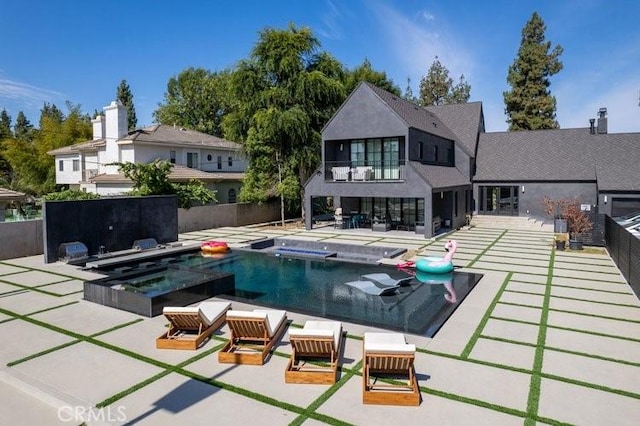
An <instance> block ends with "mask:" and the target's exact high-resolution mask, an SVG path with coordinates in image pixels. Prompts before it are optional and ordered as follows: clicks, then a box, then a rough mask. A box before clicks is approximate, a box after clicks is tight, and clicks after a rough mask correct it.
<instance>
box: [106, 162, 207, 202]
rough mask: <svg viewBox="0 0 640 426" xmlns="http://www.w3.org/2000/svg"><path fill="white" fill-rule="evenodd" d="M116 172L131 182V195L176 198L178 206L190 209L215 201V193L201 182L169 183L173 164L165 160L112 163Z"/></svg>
mask: <svg viewBox="0 0 640 426" xmlns="http://www.w3.org/2000/svg"><path fill="white" fill-rule="evenodd" d="M112 165H116V166H118V170H119V171H120V172H121V173H123V174H124V175H125V176H126V177H127V178H129V179H131V180H132V181H133V191H131V194H132V195H141V196H146V195H172V194H175V195H177V196H178V206H179V207H180V208H183V209H189V208H191V207H192V206H193V205H194V204H195V203H202V204H207V203H210V202H212V201H215V200H216V198H215V192H214V191H211V190H209V189H207V188H206V187H205V186H204V184H203V183H202V181H199V180H196V179H192V180H191V181H189V182H188V183H171V182H170V181H169V175H170V174H171V168H172V167H173V164H171V163H170V162H168V161H166V160H156V161H154V162H152V163H149V164H142V163H113V164H112Z"/></svg>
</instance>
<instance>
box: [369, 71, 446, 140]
mask: <svg viewBox="0 0 640 426" xmlns="http://www.w3.org/2000/svg"><path fill="white" fill-rule="evenodd" d="M361 84H364V85H366V86H367V87H369V88H370V89H371V90H373V92H374V93H375V94H376V95H377V96H378V97H379V98H380V99H381V100H382V101H383V102H384V103H386V104H387V105H388V106H389V107H390V108H391V109H392V110H393V111H394V112H395V113H396V114H398V116H399V117H400V118H401V119H402V120H403V121H404V122H405V123H406V124H407V126H408V127H413V128H414V129H418V130H422V131H425V132H427V133H431V134H434V135H436V136H440V137H442V138H445V139H449V140H452V141H455V140H457V138H456V136H455V134H454V133H453V132H452V131H451V130H450V129H449V128H448V127H447V126H446V125H445V124H444V123H443V122H442V121H441V120H440V118H438V116H436V115H435V114H434V113H433V112H431V111H428V110H426V109H424V108H421V107H419V106H418V105H415V104H412V103H411V102H409V101H407V100H404V99H402V98H400V97H398V96H396V95H394V94H393V93H389V92H387V91H386V90H383V89H381V88H379V87H377V86H374V85H373V84H371V83H367V82H363V83H361Z"/></svg>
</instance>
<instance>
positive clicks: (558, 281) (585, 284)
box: [551, 276, 634, 294]
mask: <svg viewBox="0 0 640 426" xmlns="http://www.w3.org/2000/svg"><path fill="white" fill-rule="evenodd" d="M551 282H552V283H553V284H554V285H562V286H567V287H576V288H585V289H590V290H602V291H612V292H618V293H627V294H634V293H633V290H631V287H630V286H629V284H627V283H626V282H624V283H621V282H610V281H609V282H607V281H592V280H586V279H578V278H567V277H555V276H554V277H553V278H552V280H551Z"/></svg>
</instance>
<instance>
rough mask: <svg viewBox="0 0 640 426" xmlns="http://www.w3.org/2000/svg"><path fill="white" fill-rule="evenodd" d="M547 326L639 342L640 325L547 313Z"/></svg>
mask: <svg viewBox="0 0 640 426" xmlns="http://www.w3.org/2000/svg"><path fill="white" fill-rule="evenodd" d="M547 324H549V325H550V326H557V327H563V328H573V329H575V330H583V331H590V332H593V333H602V334H608V335H611V336H619V337H626V338H628V339H637V340H640V323H638V322H630V321H624V320H617V319H608V318H597V317H591V316H588V315H579V314H571V313H567V312H558V311H549V316H548V321H547Z"/></svg>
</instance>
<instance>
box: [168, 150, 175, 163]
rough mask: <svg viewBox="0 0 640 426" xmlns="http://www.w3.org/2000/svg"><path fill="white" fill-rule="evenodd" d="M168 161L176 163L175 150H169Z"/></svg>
mask: <svg viewBox="0 0 640 426" xmlns="http://www.w3.org/2000/svg"><path fill="white" fill-rule="evenodd" d="M169 162H170V163H171V164H176V152H175V151H174V150H173V149H172V150H171V151H169Z"/></svg>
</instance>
